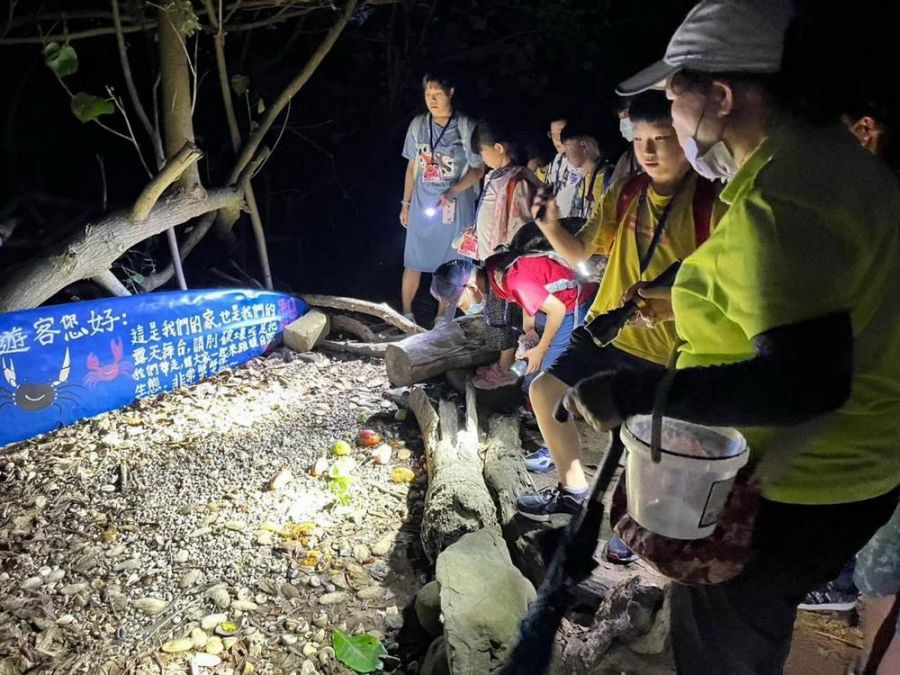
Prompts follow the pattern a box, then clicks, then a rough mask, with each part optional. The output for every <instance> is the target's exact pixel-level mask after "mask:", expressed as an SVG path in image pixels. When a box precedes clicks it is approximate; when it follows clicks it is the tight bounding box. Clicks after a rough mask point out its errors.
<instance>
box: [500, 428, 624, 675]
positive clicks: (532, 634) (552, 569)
mask: <svg viewBox="0 0 900 675" xmlns="http://www.w3.org/2000/svg"><path fill="white" fill-rule="evenodd" d="M623 449H624V448H623V446H622V441H621V440H620V438H619V434H618V430H616V431H614V432H613V437H612V443H611V444H610V446H609V451H608V452H607V453H606V456H605V457H604V458H603V462H602V463H601V465H600V469H599V471H598V472H597V477H596V478H595V479H594V485H593V488H592V489H591V496H590V498H589V499H588V501H587V503H586V504H585V506H584V507H583V508H582V509H581V511H579V512H578V513H577V514H575V515H574V516H572V520H570V521H569V524H568V525H566V527H565V528H564V530H563V533H562V537H561V542H560V544H559V546H558V547H557V548H556V551H555V553H554V554H553V559H552V560H551V561H550V565H549V566H548V567H547V573H546V575H545V576H544V580H543V582H541V585H540V588H539V589H538V593H537V598H536V599H535V601H534V602H533V603H531V606H530V607H529V608H528V614H526V615H525V618H524V619H522V623H521V624H520V626H519V639H518V641H517V642H516V646H515V647H514V648H513V650H512V652H510V655H509V658H508V659H507V661H506V664H505V665H504V666H503V670H502V671H501V674H502V675H544V673H546V672H547V669H548V668H549V666H550V659H551V658H552V656H553V642H554V639H555V638H556V632H557V631H558V630H559V626H560V624H561V623H562V618H563V615H565V613H566V611H567V610H568V609H569V607H570V606H571V604H572V600H573V597H572V590H573V589H574V588H575V586H577V585H578V584H579V583H580V582H581V581H583V580H584V579H587V578H588V577H589V576H590V575H591V572H593V570H594V568H596V567H597V565H598V563H597V561H596V560H594V551H595V549H596V548H597V542H598V540H599V539H600V528H601V526H602V524H603V512H604V508H603V495H604V494H606V490H607V489H608V488H609V486H610V484H611V483H612V479H613V476H614V475H615V472H616V467H617V466H618V464H619V459H621V457H622V451H623Z"/></svg>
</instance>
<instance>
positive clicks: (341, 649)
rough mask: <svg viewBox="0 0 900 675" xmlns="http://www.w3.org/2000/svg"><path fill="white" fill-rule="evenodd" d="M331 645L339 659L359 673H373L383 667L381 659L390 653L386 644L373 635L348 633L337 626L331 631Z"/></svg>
mask: <svg viewBox="0 0 900 675" xmlns="http://www.w3.org/2000/svg"><path fill="white" fill-rule="evenodd" d="M331 646H332V647H333V648H334V655H335V657H336V658H337V660H338V661H340V662H341V663H343V664H344V665H345V666H347V667H348V668H351V669H352V670H354V671H356V672H357V673H371V672H374V671H376V670H379V669H380V668H382V667H383V664H382V663H381V659H382V658H383V657H385V656H387V655H388V653H387V650H386V649H385V648H384V645H383V644H381V642H380V641H379V640H378V638H375V637H373V636H371V635H346V634H344V633H343V632H341V631H340V630H338V629H337V628H335V629H334V630H333V631H331Z"/></svg>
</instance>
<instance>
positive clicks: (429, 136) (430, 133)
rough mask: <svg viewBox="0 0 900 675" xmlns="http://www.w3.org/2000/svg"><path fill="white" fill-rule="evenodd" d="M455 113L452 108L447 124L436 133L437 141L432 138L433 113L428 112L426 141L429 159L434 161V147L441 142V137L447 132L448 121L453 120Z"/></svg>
mask: <svg viewBox="0 0 900 675" xmlns="http://www.w3.org/2000/svg"><path fill="white" fill-rule="evenodd" d="M454 115H456V111H455V110H454V111H453V112H452V113H450V119H448V120H447V126H445V127H442V128H441V133H439V134H438V137H437V141H435V140H434V115H432V114H431V113H428V143H429V145H430V146H431V158H432V159H431V161H432V162H433V161H434V149H435V148H436V147H437V146H439V145H440V144H441V139H442V138H443V137H444V134H445V133H446V132H447V129H449V128H450V123H451V122H453V117H454Z"/></svg>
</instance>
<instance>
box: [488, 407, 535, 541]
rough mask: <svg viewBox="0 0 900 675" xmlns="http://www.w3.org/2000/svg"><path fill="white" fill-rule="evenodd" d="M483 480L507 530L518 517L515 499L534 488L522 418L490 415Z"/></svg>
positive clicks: (501, 524)
mask: <svg viewBox="0 0 900 675" xmlns="http://www.w3.org/2000/svg"><path fill="white" fill-rule="evenodd" d="M484 481H485V483H487V486H488V489H489V490H490V491H491V495H492V496H493V497H494V501H495V502H496V503H497V513H498V515H499V518H500V526H501V527H503V528H504V530H505V529H506V528H507V527H508V526H509V525H510V523H512V521H513V518H515V515H516V500H518V498H519V496H520V495H522V494H523V493H525V492H529V491H534V489H535V488H534V483H533V482H532V480H531V477H530V476H529V475H528V471H527V470H526V469H525V461H524V459H523V458H522V451H521V445H520V443H519V420H518V419H516V418H515V417H513V416H511V415H495V416H494V417H492V418H491V421H490V428H489V431H488V440H487V449H486V451H485V454H484Z"/></svg>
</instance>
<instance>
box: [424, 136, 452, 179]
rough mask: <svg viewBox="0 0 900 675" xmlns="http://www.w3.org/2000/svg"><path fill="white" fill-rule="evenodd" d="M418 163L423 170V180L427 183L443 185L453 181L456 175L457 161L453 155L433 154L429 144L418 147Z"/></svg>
mask: <svg viewBox="0 0 900 675" xmlns="http://www.w3.org/2000/svg"><path fill="white" fill-rule="evenodd" d="M416 148H417V152H416V161H417V162H418V164H419V168H420V169H422V180H423V181H424V182H426V183H442V182H444V181H449V180H452V179H453V176H455V175H456V160H455V159H454V158H453V155H445V154H444V153H442V152H435V153H434V154H432V152H431V146H430V145H428V143H419V144H418V145H417V146H416Z"/></svg>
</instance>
